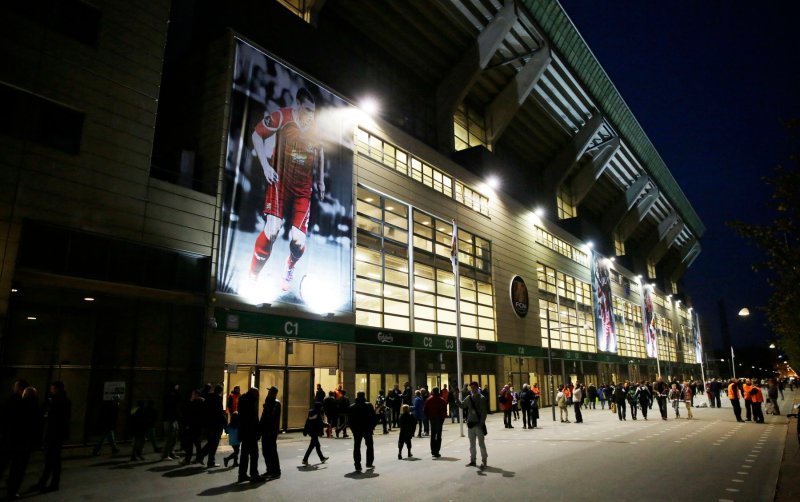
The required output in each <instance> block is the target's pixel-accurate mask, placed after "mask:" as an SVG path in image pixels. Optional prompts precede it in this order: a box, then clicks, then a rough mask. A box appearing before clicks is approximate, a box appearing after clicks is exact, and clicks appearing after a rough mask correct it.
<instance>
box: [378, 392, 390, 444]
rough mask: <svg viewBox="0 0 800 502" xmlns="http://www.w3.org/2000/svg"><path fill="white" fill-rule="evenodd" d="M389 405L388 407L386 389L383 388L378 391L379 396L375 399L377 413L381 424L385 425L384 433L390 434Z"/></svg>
mask: <svg viewBox="0 0 800 502" xmlns="http://www.w3.org/2000/svg"><path fill="white" fill-rule="evenodd" d="M386 410H387V407H386V391H385V390H383V389H381V390H380V391H378V397H377V398H376V399H375V413H376V414H377V415H378V420H380V423H381V425H382V426H383V433H384V434H388V433H389V429H388V425H389V424H388V420H387V418H388V417H387V416H386V414H387V411H386Z"/></svg>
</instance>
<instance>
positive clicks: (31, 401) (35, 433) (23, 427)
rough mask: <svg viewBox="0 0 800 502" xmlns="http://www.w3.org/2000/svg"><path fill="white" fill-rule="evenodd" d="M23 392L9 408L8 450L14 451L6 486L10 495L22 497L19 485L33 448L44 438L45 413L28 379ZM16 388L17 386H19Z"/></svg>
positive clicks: (13, 497)
mask: <svg viewBox="0 0 800 502" xmlns="http://www.w3.org/2000/svg"><path fill="white" fill-rule="evenodd" d="M23 383H24V385H25V387H24V390H23V391H22V396H21V397H20V398H19V399H18V400H15V406H14V408H13V409H7V410H6V411H7V412H8V413H9V416H8V419H9V423H8V426H9V429H8V431H9V432H12V433H13V434H11V435H9V437H8V438H7V439H8V442H7V443H6V445H7V447H8V453H9V454H10V457H9V460H10V465H9V472H8V481H7V482H6V490H7V492H8V499H9V500H13V499H17V498H19V489H20V487H21V486H22V481H23V479H25V472H26V471H27V470H28V462H29V461H30V458H31V452H32V451H33V450H34V449H35V448H38V447H39V443H40V441H41V432H42V431H41V413H40V412H39V401H38V393H37V391H36V389H35V388H34V387H29V386H28V385H27V383H26V382H24V381H23ZM15 390H16V388H15Z"/></svg>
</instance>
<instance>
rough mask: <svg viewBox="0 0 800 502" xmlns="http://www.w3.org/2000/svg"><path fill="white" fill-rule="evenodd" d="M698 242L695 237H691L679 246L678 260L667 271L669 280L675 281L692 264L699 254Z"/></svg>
mask: <svg viewBox="0 0 800 502" xmlns="http://www.w3.org/2000/svg"><path fill="white" fill-rule="evenodd" d="M700 251H701V248H700V243H699V242H697V238H693V239H692V240H691V241H689V242H687V243H686V244H684V245H683V247H682V248H681V256H680V260H681V261H680V262H676V263H675V265H674V266H673V267H672V270H670V271H669V272H667V277H669V280H671V281H674V282H677V281H678V279H680V278H681V276H682V275H683V273H684V272H686V269H687V268H689V267H691V266H692V263H694V261H695V260H696V259H697V257H698V256H700Z"/></svg>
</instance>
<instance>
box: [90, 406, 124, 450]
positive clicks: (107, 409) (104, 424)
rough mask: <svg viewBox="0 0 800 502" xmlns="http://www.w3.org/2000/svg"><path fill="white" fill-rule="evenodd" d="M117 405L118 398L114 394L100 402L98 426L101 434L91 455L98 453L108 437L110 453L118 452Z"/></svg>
mask: <svg viewBox="0 0 800 502" xmlns="http://www.w3.org/2000/svg"><path fill="white" fill-rule="evenodd" d="M119 405H120V399H119V396H118V395H116V394H115V395H113V396H111V400H110V401H103V402H102V403H100V421H99V428H100V432H101V434H102V436H101V437H100V441H98V442H97V444H96V445H95V447H94V451H93V452H92V455H94V456H97V455H100V449H101V448H103V443H104V442H105V441H106V439H108V444H110V445H111V454H112V455H113V454H117V453H119V448H117V439H116V437H115V434H116V430H117V421H118V420H119Z"/></svg>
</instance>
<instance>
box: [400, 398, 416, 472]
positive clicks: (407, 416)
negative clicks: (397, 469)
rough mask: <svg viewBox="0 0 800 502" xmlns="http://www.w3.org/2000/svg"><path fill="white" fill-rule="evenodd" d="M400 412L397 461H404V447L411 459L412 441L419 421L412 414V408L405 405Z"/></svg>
mask: <svg viewBox="0 0 800 502" xmlns="http://www.w3.org/2000/svg"><path fill="white" fill-rule="evenodd" d="M401 410H402V411H401V412H400V420H399V422H398V423H399V424H400V436H399V437H398V438H397V460H403V446H405V447H406V449H407V450H408V457H409V458H411V456H412V455H411V440H412V439H413V438H414V429H416V428H417V421H416V420H415V419H414V415H412V414H411V408H410V407H409V406H408V405H407V404H404V405H403V407H402V408H401Z"/></svg>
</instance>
